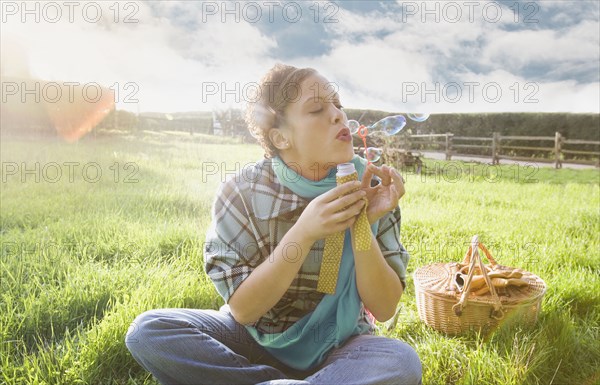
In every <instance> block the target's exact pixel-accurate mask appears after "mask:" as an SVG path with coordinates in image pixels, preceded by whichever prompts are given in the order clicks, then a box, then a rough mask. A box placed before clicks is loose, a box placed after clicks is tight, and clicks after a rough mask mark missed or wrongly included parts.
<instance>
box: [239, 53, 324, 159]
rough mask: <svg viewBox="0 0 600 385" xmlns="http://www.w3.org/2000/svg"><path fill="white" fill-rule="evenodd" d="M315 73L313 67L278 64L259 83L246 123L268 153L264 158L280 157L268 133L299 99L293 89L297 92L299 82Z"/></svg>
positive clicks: (250, 104) (248, 106) (247, 108)
mask: <svg viewBox="0 0 600 385" xmlns="http://www.w3.org/2000/svg"><path fill="white" fill-rule="evenodd" d="M316 72H317V71H316V70H315V69H313V68H297V67H294V66H290V65H285V64H276V65H274V66H273V67H272V68H271V69H270V70H269V71H268V72H267V73H266V74H265V75H264V76H263V78H262V79H261V80H260V82H259V89H258V91H257V93H256V95H255V96H256V97H255V98H253V99H252V100H251V101H249V102H248V105H247V107H246V113H245V120H246V124H247V125H248V130H249V131H250V134H251V135H252V136H253V137H254V138H255V139H256V140H257V141H258V143H259V144H260V145H261V146H262V148H263V149H264V150H265V155H264V156H265V158H273V157H275V156H277V155H278V154H279V150H278V149H277V148H276V147H275V145H273V143H272V142H271V139H270V138H269V131H270V130H271V129H272V128H279V127H280V126H281V124H282V122H284V121H285V109H286V107H287V106H288V105H289V104H290V103H292V102H294V101H295V100H297V99H298V98H299V96H300V95H298V94H294V90H295V91H296V92H298V91H299V89H300V83H301V82H302V81H303V80H304V79H306V78H307V77H309V76H310V75H313V74H315V73H316Z"/></svg>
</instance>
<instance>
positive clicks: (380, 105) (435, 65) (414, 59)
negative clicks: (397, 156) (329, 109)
mask: <svg viewBox="0 0 600 385" xmlns="http://www.w3.org/2000/svg"><path fill="white" fill-rule="evenodd" d="M2 3H3V5H2V11H3V15H2V17H3V20H2V34H1V35H2V36H1V39H2V46H3V49H2V71H3V73H4V74H5V75H11V73H13V74H14V73H17V74H19V73H23V68H20V67H19V65H18V64H19V60H20V59H21V61H23V62H26V64H27V65H26V67H27V68H26V71H25V72H29V73H31V74H32V75H34V76H37V77H40V78H43V79H48V80H64V81H80V82H88V81H97V82H101V83H102V84H104V85H107V86H111V85H115V84H118V88H119V89H120V91H121V95H120V96H121V99H123V98H124V96H126V94H127V92H131V90H132V89H131V88H129V89H124V85H125V84H127V83H135V84H136V86H137V88H136V90H135V95H134V96H135V98H136V99H138V100H139V104H138V103H123V100H121V102H120V103H119V105H118V106H119V108H124V109H129V110H132V111H136V110H137V109H138V108H140V109H141V110H142V111H164V112H173V111H187V110H210V109H212V108H216V107H222V106H223V105H236V101H235V99H236V97H237V99H240V102H243V97H244V94H243V92H242V91H244V88H243V87H244V85H246V84H248V83H250V82H255V81H257V80H258V79H259V78H260V77H261V76H262V74H263V73H264V72H265V71H266V70H267V69H268V68H270V67H271V66H272V65H273V64H275V63H277V62H284V63H288V64H292V65H297V66H310V67H313V68H316V69H318V70H319V71H320V72H322V73H323V74H324V75H325V76H326V77H327V78H328V79H329V80H330V81H332V82H335V83H336V84H337V85H338V86H339V93H340V95H341V97H342V103H343V104H344V105H345V106H346V107H354V108H374V109H382V110H390V111H391V110H393V111H409V110H424V111H430V112H480V111H483V112H493V111H570V112H596V113H597V112H599V109H600V107H599V106H600V20H599V19H600V8H599V7H600V5H599V4H600V3H599V2H597V1H538V2H532V1H528V2H515V1H494V2H492V1H481V2H477V3H476V4H475V5H474V3H473V2H470V1H464V2H462V1H456V2H448V1H446V2H437V3H436V2H422V1H417V2H411V1H396V2H393V1H336V2H316V1H302V2H301V1H296V2H291V1H285V2H277V3H276V4H274V3H273V2H267V1H264V2H262V1H256V2H250V3H251V4H252V5H248V4H249V3H248V2H246V3H237V5H236V4H235V3H233V2H223V1H217V2H210V1H208V2H206V1H205V2H201V1H191V2H183V1H182V2H179V1H152V2H121V3H120V9H119V11H120V12H119V14H118V15H116V14H115V10H114V6H113V8H112V9H111V8H110V7H111V5H112V4H113V3H112V2H98V3H94V2H88V3H94V4H98V5H99V6H100V7H102V8H101V9H102V19H101V20H100V21H98V22H94V23H92V22H88V21H86V20H84V18H83V17H82V13H81V8H82V7H84V6H85V4H86V3H81V7H80V10H79V11H77V10H76V11H75V13H74V19H75V20H74V22H72V23H71V22H70V21H69V20H68V18H67V13H66V9H65V8H64V6H63V10H64V14H63V17H62V18H61V19H60V20H59V22H57V23H49V22H45V21H44V20H43V17H42V20H41V21H40V22H35V21H34V20H33V19H32V18H31V17H29V19H28V20H25V22H23V21H22V19H21V15H20V14H18V13H17V14H13V8H7V7H6V3H14V4H20V3H21V2H6V1H3V2H2ZM41 4H43V3H41ZM58 4H62V3H61V2H58ZM126 4H130V5H129V7H128V8H126V7H125V5H126ZM134 5H135V6H134ZM41 7H42V6H41ZM258 7H260V9H261V11H260V12H261V15H260V17H258V16H259V15H258V14H256V12H255V11H256V10H257V9H258ZM269 7H272V8H271V9H272V10H273V11H274V12H273V13H272V15H271V16H272V19H270V18H269V16H270V15H269ZM236 8H237V10H239V12H238V13H237V14H236V12H237V11H236ZM226 9H227V10H230V11H233V12H230V13H227V12H224V11H226ZM284 9H285V10H287V13H286V14H284V13H283V12H282V11H283V10H284ZM298 9H301V15H300V14H298V13H297V10H298ZM517 10H518V14H517V13H516V12H515V11H517ZM133 11H135V13H133ZM317 11H318V14H317V13H316V12H317ZM457 12H460V15H461V17H460V18H459V17H458V14H457ZM499 13H501V15H500V14H499ZM127 15H132V17H131V18H132V19H133V20H135V21H137V22H135V23H129V24H128V23H123V21H124V20H123V19H124V18H125V16H127ZM42 16H43V15H42ZM497 16H498V17H497ZM436 17H437V19H438V20H436ZM223 18H225V22H223ZM236 18H237V19H238V20H236ZM294 18H295V19H297V21H295V22H292V21H294V20H292V19H294ZM315 18H316V19H317V20H315ZM325 18H327V21H329V22H327V23H326V22H324V21H325ZM115 19H116V20H117V21H118V22H115ZM18 51H20V52H21V54H20V55H15V52H18ZM11 55H12V56H11ZM19 58H20V59H19ZM21 64H22V63H21ZM213 84H217V85H218V88H219V92H218V93H217V94H216V95H208V94H207V92H204V93H203V89H204V90H205V91H207V88H209V87H211V86H210V85H213ZM222 86H224V88H226V89H227V90H229V91H231V92H230V93H229V94H224V93H223V92H222V91H224V89H223V87H222ZM211 89H212V88H211ZM484 90H485V92H484ZM427 91H429V92H428V93H427ZM498 91H499V92H501V95H500V94H498ZM223 98H224V99H225V103H224V104H222V103H221V99H223ZM422 99H425V103H422Z"/></svg>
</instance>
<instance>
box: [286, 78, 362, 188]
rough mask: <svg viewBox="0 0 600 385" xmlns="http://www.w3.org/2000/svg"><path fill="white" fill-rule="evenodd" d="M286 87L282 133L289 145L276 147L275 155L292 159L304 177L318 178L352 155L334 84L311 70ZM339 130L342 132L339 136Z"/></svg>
mask: <svg viewBox="0 0 600 385" xmlns="http://www.w3.org/2000/svg"><path fill="white" fill-rule="evenodd" d="M288 89H289V91H290V92H289V93H288V94H289V97H290V98H291V99H292V100H293V102H291V103H290V104H288V106H287V107H286V110H285V119H284V123H283V125H282V133H284V135H285V137H286V138H287V139H288V143H289V147H287V148H285V149H283V150H280V152H279V156H280V157H281V159H283V161H284V162H286V164H288V165H290V163H295V166H296V168H295V170H296V171H297V172H298V173H299V174H301V175H302V176H304V177H305V178H307V179H311V180H320V179H322V178H324V177H325V176H326V175H327V173H328V172H329V170H330V169H331V168H332V167H336V166H337V165H338V164H339V163H345V162H349V161H350V160H351V159H352V157H353V155H354V150H353V147H352V137H351V136H350V131H349V130H348V118H347V117H346V113H345V112H344V111H342V105H341V104H340V99H339V95H338V94H337V92H336V91H337V85H336V84H334V83H330V82H328V81H327V79H325V78H324V77H323V76H321V75H319V74H318V73H315V74H313V75H311V76H309V77H307V78H306V79H304V80H303V81H302V82H301V83H300V84H299V86H298V87H294V86H290V87H289V88H288ZM296 91H299V95H296V93H297V92H296ZM342 130H343V131H345V134H346V135H345V136H342V137H340V136H339V134H340V132H342ZM342 133H344V132H342ZM348 139H349V140H348ZM298 167H300V170H298V169H297V168H298Z"/></svg>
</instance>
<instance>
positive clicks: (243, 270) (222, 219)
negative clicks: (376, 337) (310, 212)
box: [204, 159, 409, 333]
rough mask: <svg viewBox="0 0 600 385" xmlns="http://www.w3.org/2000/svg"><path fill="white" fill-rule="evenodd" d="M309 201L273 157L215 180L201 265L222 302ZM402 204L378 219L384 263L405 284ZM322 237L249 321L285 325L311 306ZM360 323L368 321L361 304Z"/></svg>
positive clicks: (265, 328) (274, 327) (317, 296)
mask: <svg viewBox="0 0 600 385" xmlns="http://www.w3.org/2000/svg"><path fill="white" fill-rule="evenodd" d="M309 203H310V201H309V200H306V199H304V198H302V197H300V196H298V195H296V194H295V193H293V192H292V191H291V190H290V189H288V188H287V187H285V186H283V185H282V184H280V183H279V181H278V179H277V176H276V175H275V172H274V171H273V169H272V167H271V159H262V160H261V161H259V162H257V163H255V164H252V165H248V166H245V167H244V168H243V169H242V170H241V172H240V173H238V174H236V175H235V176H233V177H231V178H229V179H228V180H226V181H225V182H224V183H222V184H221V185H220V186H219V189H218V190H217V194H216V199H215V201H214V204H213V206H212V213H211V214H212V222H211V225H210V227H209V230H208V233H207V235H206V242H205V247H204V261H205V270H206V273H207V274H208V276H209V277H210V279H211V280H212V282H213V283H214V285H215V288H216V289H217V291H218V292H219V294H220V295H221V296H222V297H223V299H224V300H225V302H228V301H229V298H230V297H231V295H232V294H233V292H234V291H235V290H236V289H237V288H238V287H239V285H240V284H241V283H242V282H243V281H244V279H246V278H247V277H248V276H249V275H250V273H252V271H253V270H254V268H256V267H257V266H258V265H260V264H261V263H262V262H264V261H265V260H267V259H268V258H269V256H270V255H271V254H272V252H273V251H274V250H275V248H276V247H277V245H278V243H279V242H280V241H281V239H282V238H283V236H284V235H285V233H286V232H287V231H288V230H290V229H291V228H292V226H293V225H294V224H295V223H296V222H297V220H298V218H299V217H300V215H301V214H302V211H303V209H304V208H305V207H306V206H307V205H308V204H309ZM400 224H401V217H400V209H399V208H398V207H396V208H395V209H394V210H392V211H390V212H389V213H387V214H386V215H385V216H384V217H383V218H381V219H380V220H379V228H378V231H377V236H376V239H377V242H378V243H379V247H380V248H381V252H382V254H383V256H384V257H385V260H386V261H387V263H388V264H389V265H390V266H391V267H392V269H394V271H395V272H396V273H397V274H398V277H400V280H401V281H402V285H403V286H406V283H405V281H406V265H407V263H408V260H409V255H408V252H407V251H406V249H405V248H404V246H403V245H402V244H401V243H400V241H399V239H400ZM324 244H325V239H320V240H318V241H317V242H315V243H314V245H313V247H312V249H311V250H310V252H309V253H308V255H307V257H306V259H305V261H304V263H303V265H302V267H301V268H300V270H299V271H298V274H297V275H296V277H295V278H294V280H293V281H292V284H291V286H290V287H289V289H288V290H287V292H286V293H285V294H284V295H283V297H282V298H281V300H280V301H279V302H278V303H277V304H276V305H275V306H274V307H273V308H272V309H270V310H269V311H268V312H267V313H266V314H265V315H263V316H262V317H261V318H260V319H258V320H257V321H256V322H255V323H254V324H253V325H252V326H254V327H255V328H257V329H258V330H259V331H261V332H263V333H278V332H283V331H285V330H286V329H287V328H288V327H290V326H291V325H293V324H294V323H295V322H296V321H298V320H299V319H300V318H302V317H303V316H305V315H306V314H308V313H309V312H311V311H313V310H314V309H315V307H316V306H317V305H318V303H319V301H320V300H321V299H322V298H323V296H324V294H323V293H319V292H317V290H316V289H317V282H318V278H319V270H320V267H321V260H322V257H323V248H324ZM359 322H361V323H363V322H364V323H366V324H368V325H370V327H371V330H373V328H375V325H373V324H372V323H371V321H370V320H369V318H368V317H367V315H366V312H365V311H364V307H363V308H362V309H361V314H360V320H359Z"/></svg>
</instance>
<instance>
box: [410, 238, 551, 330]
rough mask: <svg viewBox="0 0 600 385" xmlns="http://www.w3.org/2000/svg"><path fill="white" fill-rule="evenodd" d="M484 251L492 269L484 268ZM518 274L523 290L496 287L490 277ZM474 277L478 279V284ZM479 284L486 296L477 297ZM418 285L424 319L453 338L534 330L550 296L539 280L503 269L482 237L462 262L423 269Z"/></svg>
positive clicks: (416, 279) (416, 275)
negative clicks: (503, 328)
mask: <svg viewBox="0 0 600 385" xmlns="http://www.w3.org/2000/svg"><path fill="white" fill-rule="evenodd" d="M479 249H481V250H482V251H483V252H484V253H485V256H486V257H487V259H488V261H489V262H490V263H489V264H487V265H484V264H483V261H482V260H481V256H480V255H479ZM513 274H514V277H519V278H520V279H519V282H520V284H522V285H523V286H520V287H517V286H507V287H502V288H495V287H494V284H492V278H491V277H494V276H500V275H504V276H511V277H512V276H513ZM474 276H476V277H477V278H476V279H473V277H474ZM482 276H483V277H482ZM476 280H477V284H478V285H480V287H482V286H481V285H483V287H482V289H480V290H478V291H487V293H485V294H481V293H476V292H475V290H473V289H472V288H474V287H475V286H476V284H475V283H474V282H476ZM522 281H525V282H522ZM494 282H497V281H494ZM414 283H415V292H416V297H417V309H418V311H419V317H420V318H421V320H423V321H424V322H425V323H426V324H427V325H429V326H431V327H432V328H434V329H436V330H438V331H441V332H444V333H446V334H453V335H454V334H462V333H464V332H467V331H483V332H484V333H488V332H490V331H492V330H494V329H496V328H497V327H498V326H499V325H501V324H505V323H507V322H516V323H519V324H522V325H532V324H534V323H535V322H536V320H537V317H538V314H539V312H540V308H541V303H542V298H543V296H544V293H545V292H546V284H545V283H544V281H543V280H542V279H541V278H540V277H538V276H537V275H534V274H532V273H529V272H526V271H523V270H519V269H515V268H512V267H507V266H501V265H498V264H497V263H496V261H495V260H494V258H492V256H491V254H490V252H489V251H488V250H487V249H486V248H485V246H483V245H482V244H481V243H479V239H478V236H477V235H475V236H474V237H473V239H472V240H471V245H470V246H469V250H468V251H467V254H466V255H465V258H464V260H463V262H462V263H435V264H432V265H427V266H423V267H421V268H419V269H417V271H415V273H414ZM461 283H462V286H461ZM486 286H487V287H486Z"/></svg>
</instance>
